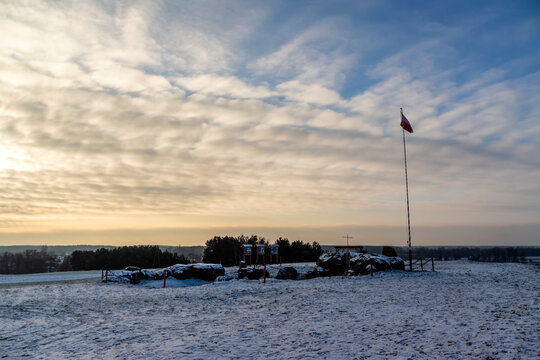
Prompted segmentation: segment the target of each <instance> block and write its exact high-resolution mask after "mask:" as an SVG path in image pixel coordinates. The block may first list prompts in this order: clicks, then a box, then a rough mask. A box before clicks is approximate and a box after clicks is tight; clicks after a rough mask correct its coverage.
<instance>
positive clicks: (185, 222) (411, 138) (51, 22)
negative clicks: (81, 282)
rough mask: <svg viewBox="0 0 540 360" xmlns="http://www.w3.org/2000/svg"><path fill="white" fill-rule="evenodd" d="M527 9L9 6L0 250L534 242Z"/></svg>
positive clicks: (388, 4) (535, 126) (443, 4)
mask: <svg viewBox="0 0 540 360" xmlns="http://www.w3.org/2000/svg"><path fill="white" fill-rule="evenodd" d="M539 38H540V5H539V4H538V2H535V1H472V2H471V1H437V2H434V1H407V2H404V1H331V2H330V1H294V2H291V1H269V2H262V1H261V2H254V1H152V2H150V1H114V2H108V1H76V2H73V1H34V0H32V1H3V2H0V43H1V44H2V45H1V46H0V245H15V244H48V245H65V244H103V245H109V244H111V245H130V244H163V245H166V244H168V245H202V244H204V242H205V241H206V240H207V239H209V238H211V237H212V236H214V235H240V234H246V235H247V234H259V235H262V236H265V237H267V239H268V240H270V241H273V240H275V239H276V238H277V237H278V236H282V237H287V238H289V239H291V240H296V239H300V240H303V241H309V242H311V241H318V242H319V243H322V244H340V243H343V242H344V241H345V239H344V238H343V236H345V235H346V234H349V235H351V236H353V239H352V240H351V243H352V244H358V245H360V244H363V245H378V244H388V245H395V246H400V245H402V246H404V245H406V244H407V210H406V202H405V200H406V198H405V176H404V164H403V140H402V130H401V127H400V126H399V123H400V108H403V111H404V113H405V115H406V116H407V118H408V119H409V121H410V122H411V123H412V126H413V128H414V133H413V134H408V133H407V134H406V142H407V161H408V176H409V195H410V210H411V232H412V242H413V245H540V156H539V154H540V65H539V64H540V42H539V41H538V39H539Z"/></svg>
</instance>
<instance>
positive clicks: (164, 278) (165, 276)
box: [163, 270, 167, 289]
mask: <svg viewBox="0 0 540 360" xmlns="http://www.w3.org/2000/svg"><path fill="white" fill-rule="evenodd" d="M166 281H167V270H163V288H164V289H165V282H166Z"/></svg>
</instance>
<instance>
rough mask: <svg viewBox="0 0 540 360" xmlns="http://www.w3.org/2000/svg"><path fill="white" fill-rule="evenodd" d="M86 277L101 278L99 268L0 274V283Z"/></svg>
mask: <svg viewBox="0 0 540 360" xmlns="http://www.w3.org/2000/svg"><path fill="white" fill-rule="evenodd" d="M87 279H96V280H100V279H101V271H100V270H97V271H96V270H92V271H66V272H56V273H41V274H21V275H0V286H1V285H15V284H32V283H47V282H57V281H75V280H87Z"/></svg>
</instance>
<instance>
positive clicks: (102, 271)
mask: <svg viewBox="0 0 540 360" xmlns="http://www.w3.org/2000/svg"><path fill="white" fill-rule="evenodd" d="M103 275H105V273H104V270H103V269H101V282H103Z"/></svg>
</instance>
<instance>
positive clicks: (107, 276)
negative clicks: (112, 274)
mask: <svg viewBox="0 0 540 360" xmlns="http://www.w3.org/2000/svg"><path fill="white" fill-rule="evenodd" d="M107 280H109V269H107V270H105V283H106V282H107Z"/></svg>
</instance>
